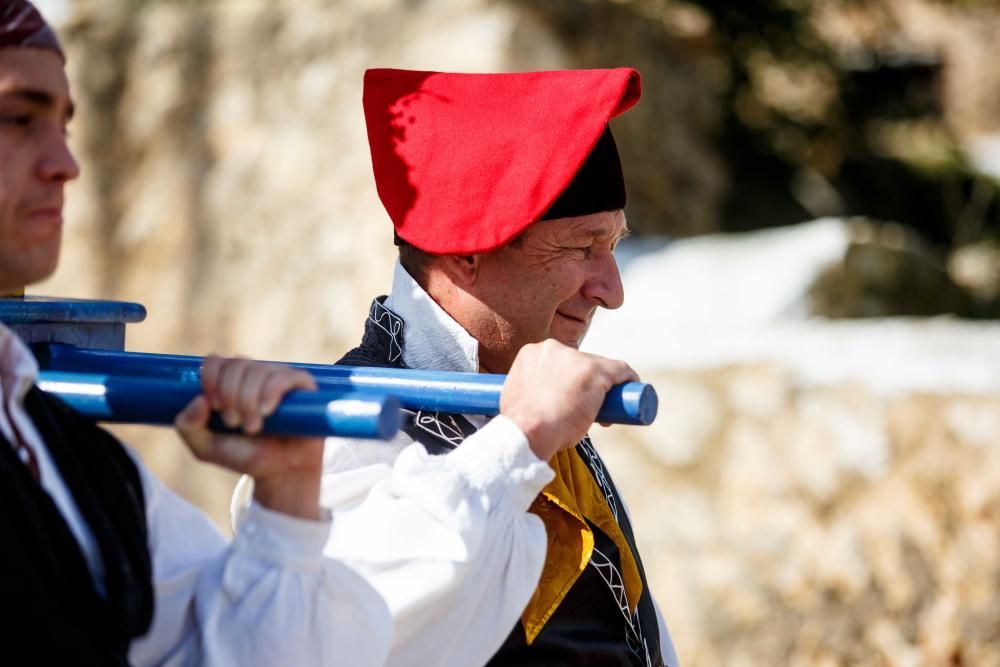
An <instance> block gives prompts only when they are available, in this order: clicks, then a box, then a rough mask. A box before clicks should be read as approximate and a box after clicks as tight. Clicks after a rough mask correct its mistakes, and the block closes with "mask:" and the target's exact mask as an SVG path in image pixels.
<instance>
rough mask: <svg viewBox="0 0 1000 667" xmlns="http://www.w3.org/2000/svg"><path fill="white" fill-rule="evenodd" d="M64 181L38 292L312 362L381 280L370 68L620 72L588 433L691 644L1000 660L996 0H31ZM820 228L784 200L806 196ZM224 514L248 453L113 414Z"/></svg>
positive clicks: (346, 333)
mask: <svg viewBox="0 0 1000 667" xmlns="http://www.w3.org/2000/svg"><path fill="white" fill-rule="evenodd" d="M40 4H41V5H42V7H43V9H47V10H48V11H49V13H50V14H51V15H53V16H55V17H57V18H58V19H59V22H60V32H61V34H62V36H63V39H64V40H65V42H66V45H67V48H68V52H69V71H70V78H71V81H72V85H73V89H74V92H75V95H76V97H77V102H78V106H79V113H78V116H77V120H75V121H74V124H73V127H72V134H73V145H74V147H75V149H76V151H77V153H78V157H79V158H80V161H81V163H82V165H83V169H84V172H83V177H82V178H81V179H80V181H79V182H78V183H77V184H75V185H74V186H72V188H71V192H70V196H69V202H70V203H69V211H68V218H69V225H68V231H67V239H66V243H65V250H64V257H63V261H62V264H61V267H60V270H59V272H58V273H57V274H56V276H55V277H54V278H53V279H52V280H51V281H49V282H48V283H47V284H45V285H42V286H39V287H38V288H36V289H35V290H33V291H34V292H36V293H47V294H59V295H65V296H75V297H102V298H116V299H126V300H134V301H140V302H143V303H145V304H146V305H147V306H148V308H149V312H150V315H149V318H148V320H147V322H146V323H144V324H141V325H138V326H134V327H133V328H131V329H130V332H129V342H128V345H129V347H130V348H131V349H136V350H147V351H160V352H181V353H197V354H203V353H207V352H210V351H216V352H222V353H242V354H248V355H253V356H257V357H262V358H277V359H286V360H310V361H323V360H328V361H332V360H334V359H336V358H337V357H339V355H340V354H341V353H342V352H343V351H344V350H346V349H347V348H348V347H350V346H352V345H353V344H354V343H355V342H356V340H357V339H358V337H359V334H360V327H361V322H362V320H363V318H364V316H365V313H366V311H367V307H368V303H369V300H370V298H371V297H372V296H374V295H375V294H379V293H384V292H385V291H386V290H387V288H388V285H389V279H390V268H391V261H392V257H393V247H392V244H391V231H390V226H389V222H388V220H387V218H386V216H385V214H384V212H383V211H382V209H381V206H380V204H379V202H378V199H377V196H376V194H375V190H374V187H373V184H372V180H371V176H370V161H369V157H368V152H367V142H366V138H365V132H364V122H363V117H362V113H361V104H360V96H361V80H362V74H363V72H364V69H365V68H367V67H373V66H399V67H408V68H422V69H445V70H464V71H488V70H520V69H547V68H560V67H593V66H617V65H633V66H636V67H638V68H639V69H640V70H641V72H642V74H643V86H644V95H643V101H642V103H641V104H640V105H639V106H638V107H637V108H636V109H635V110H634V111H632V112H630V113H629V114H626V115H625V116H624V117H622V118H621V119H620V120H618V121H616V125H615V133H616V136H617V138H618V144H619V146H620V148H621V150H622V153H623V156H622V157H623V163H624V164H625V165H626V172H627V174H626V175H627V178H628V181H629V183H628V185H629V191H630V197H629V209H628V213H629V219H630V224H631V225H632V227H633V228H634V229H635V230H636V231H637V232H638V233H637V236H636V238H635V239H634V240H633V242H631V243H629V244H627V245H624V246H623V247H622V249H621V263H622V266H623V277H624V280H625V283H626V292H627V294H628V295H629V298H628V300H627V304H626V306H625V307H624V308H623V309H622V310H620V311H617V312H615V313H609V314H607V316H605V317H603V318H599V319H598V321H597V322H596V323H595V329H594V332H593V335H592V338H591V340H590V341H589V342H588V346H589V347H590V348H591V349H594V350H597V351H601V352H605V353H611V354H617V355H619V356H620V355H622V354H625V355H627V356H628V357H629V360H630V361H632V362H633V363H634V365H636V366H637V368H638V369H639V370H640V372H641V373H642V374H643V376H644V377H645V378H646V379H649V380H651V381H653V382H654V383H655V384H656V385H657V387H658V389H659V392H660V396H661V406H662V407H661V417H660V419H659V420H658V421H657V423H656V424H655V425H654V426H653V427H650V428H648V429H628V428H620V427H619V428H615V429H610V430H608V431H604V430H599V432H598V433H596V434H595V437H596V440H597V442H598V444H599V446H600V447H601V450H602V453H603V454H604V455H605V456H606V457H607V459H608V462H609V466H610V468H611V471H612V473H613V474H614V476H615V478H616V479H617V481H618V484H619V485H620V486H621V487H623V489H624V493H625V495H626V497H627V498H628V499H629V502H630V505H631V509H632V512H633V514H634V515H635V523H636V524H637V526H638V534H639V536H640V540H641V541H642V542H643V543H644V558H645V560H646V563H647V568H648V570H649V571H650V576H651V583H652V586H653V587H654V589H655V591H654V592H655V593H656V595H657V597H658V598H659V600H660V603H661V605H662V607H663V609H664V612H665V614H666V616H667V620H668V622H669V624H670V626H671V628H672V631H673V634H674V639H675V641H676V644H677V647H678V650H679V653H680V656H681V659H682V661H683V663H684V664H686V665H689V666H690V665H699V666H700V665H706V666H711V665H729V666H743V665H770V664H788V665H819V666H824V667H825V666H833V665H905V666H909V665H975V666H977V667H979V666H983V665H986V666H988V665H1000V594H998V590H1000V323H998V322H997V319H996V318H998V317H1000V305H998V304H1000V204H998V191H1000V186H998V182H1000V69H998V68H996V67H995V62H996V44H997V43H998V37H1000V5H998V4H997V3H996V2H989V1H987V0H979V1H976V0H964V1H962V2H958V1H954V2H943V1H934V0H867V1H865V2H859V1H857V0H815V1H813V2H807V1H805V0H785V1H781V2H779V1H777V0H770V1H764V2H757V3H736V2H716V1H712V0H703V1H698V2H695V1H692V2H680V1H675V0H546V1H544V2H542V1H540V0H539V1H535V2H532V1H529V0H450V1H448V2H445V1H443V0H418V1H412V0H410V1H404V0H367V1H362V0H340V1H334V0H295V1H294V2H293V1H291V0H288V1H286V2H273V1H270V2H269V1H267V0H205V1H202V2H191V1H188V0H49V2H42V3H40ZM817 218H823V219H822V220H818V221H816V222H810V223H808V224H802V223H805V222H806V221H809V220H814V219H817ZM120 432H121V433H122V435H123V436H124V437H125V438H127V439H128V440H129V441H130V442H133V443H135V444H136V445H137V446H138V447H139V448H140V449H141V451H142V453H143V455H144V457H146V459H147V460H148V461H149V462H150V463H151V465H152V466H153V467H154V469H155V470H156V471H157V472H158V474H160V475H161V476H162V477H163V478H164V479H165V480H166V481H167V482H168V483H169V484H170V485H171V486H172V487H174V488H175V489H177V490H179V491H180V492H181V493H183V494H184V495H186V496H187V497H189V498H191V499H192V500H193V501H195V502H196V503H198V504H200V505H201V506H203V507H204V508H205V509H206V510H207V511H208V512H209V513H210V514H211V515H212V516H213V517H214V518H215V519H216V520H217V521H218V522H219V523H220V525H222V526H224V525H225V523H226V515H227V508H228V498H229V494H230V491H231V488H232V484H233V482H234V480H233V479H232V478H231V477H230V476H229V475H227V474H225V473H222V472H219V471H214V470H211V469H208V468H206V467H204V466H197V465H194V464H193V463H192V461H191V460H190V458H189V457H187V456H186V455H185V454H184V453H183V448H182V447H181V446H180V445H179V444H178V443H177V442H176V439H175V438H174V436H173V435H172V434H171V433H169V432H167V431H158V430H151V429H145V428H127V429H120Z"/></svg>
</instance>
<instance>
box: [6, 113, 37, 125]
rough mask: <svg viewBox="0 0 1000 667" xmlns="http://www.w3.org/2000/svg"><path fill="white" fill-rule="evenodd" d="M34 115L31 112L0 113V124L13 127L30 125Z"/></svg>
mask: <svg viewBox="0 0 1000 667" xmlns="http://www.w3.org/2000/svg"><path fill="white" fill-rule="evenodd" d="M31 121H32V117H31V116H30V115H29V114H0V125H8V126H12V127H29V126H30V125H31Z"/></svg>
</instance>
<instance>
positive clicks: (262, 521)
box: [233, 502, 333, 565]
mask: <svg viewBox="0 0 1000 667" xmlns="http://www.w3.org/2000/svg"><path fill="white" fill-rule="evenodd" d="M244 511H245V514H244V516H243V517H241V520H240V525H239V531H238V532H237V533H236V537H235V538H234V540H233V547H234V548H235V549H238V550H240V551H243V552H244V553H247V554H249V555H252V556H255V557H257V558H260V559H261V560H265V561H267V562H271V563H279V564H282V565H292V564H301V565H309V564H313V563H318V562H319V561H321V560H322V555H323V547H324V546H325V545H326V541H327V539H328V538H329V537H330V527H331V525H332V523H333V522H332V519H331V518H330V514H329V512H326V518H325V519H324V520H321V521H309V520H307V519H299V518H296V517H292V516H289V515H287V514H282V513H280V512H274V511H271V510H269V509H267V508H265V507H263V506H262V505H261V504H260V503H256V502H251V503H250V504H249V505H248V506H247V508H246V510H244Z"/></svg>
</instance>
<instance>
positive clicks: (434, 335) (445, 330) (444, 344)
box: [384, 259, 479, 373]
mask: <svg viewBox="0 0 1000 667" xmlns="http://www.w3.org/2000/svg"><path fill="white" fill-rule="evenodd" d="M384 305H385V307H386V308H388V309H389V310H391V311H392V312H394V313H396V314H397V315H399V317H400V318H402V320H403V323H404V325H403V362H404V363H405V364H406V365H407V366H408V367H409V368H423V369H429V370H439V371H455V372H462V373H478V372H479V341H477V340H476V339H475V338H473V337H472V335H471V334H470V333H469V332H468V331H466V330H465V329H463V328H462V325H460V324H459V323H458V322H456V321H455V320H454V319H452V317H451V315H449V314H448V313H446V312H445V311H444V309H443V308H441V306H439V305H438V304H437V302H435V301H434V299H432V298H431V296H430V295H429V294H428V293H427V292H425V291H424V288H422V287H421V286H420V285H418V284H417V281H416V280H414V279H413V277H412V276H410V274H409V273H407V271H406V269H404V268H403V265H402V264H400V263H399V260H398V259H397V260H396V267H395V269H394V271H393V275H392V293H391V294H389V298H387V299H386V300H385V304H384Z"/></svg>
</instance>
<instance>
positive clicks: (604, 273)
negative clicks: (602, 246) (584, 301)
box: [583, 250, 625, 310]
mask: <svg viewBox="0 0 1000 667" xmlns="http://www.w3.org/2000/svg"><path fill="white" fill-rule="evenodd" d="M583 295H584V296H585V297H587V298H588V299H590V300H592V301H596V302H597V303H598V305H600V306H602V307H604V308H607V309H609V310H614V309H615V308H621V305H622V303H624V302H625V289H624V288H623V287H622V277H621V274H620V273H619V271H618V262H616V261H615V256H614V254H613V253H612V252H611V251H610V250H609V251H606V252H602V253H601V255H600V257H598V258H597V262H596V263H595V264H594V269H593V271H592V273H591V275H590V277H589V278H588V279H587V282H586V283H584V285H583Z"/></svg>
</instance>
